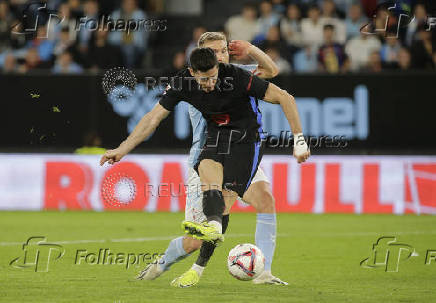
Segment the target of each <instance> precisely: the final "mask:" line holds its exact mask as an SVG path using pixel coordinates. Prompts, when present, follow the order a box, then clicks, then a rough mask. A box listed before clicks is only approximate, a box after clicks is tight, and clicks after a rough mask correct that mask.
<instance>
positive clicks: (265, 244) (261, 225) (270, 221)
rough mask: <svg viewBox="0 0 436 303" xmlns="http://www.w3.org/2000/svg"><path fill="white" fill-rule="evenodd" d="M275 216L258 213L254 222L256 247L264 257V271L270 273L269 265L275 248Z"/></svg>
mask: <svg viewBox="0 0 436 303" xmlns="http://www.w3.org/2000/svg"><path fill="white" fill-rule="evenodd" d="M276 232H277V221H276V214H267V213H263V214H261V213H258V214H257V222H256V235H255V238H256V246H257V247H259V248H260V250H261V251H262V252H263V254H264V256H265V271H271V263H272V259H273V256H274V250H275V247H276Z"/></svg>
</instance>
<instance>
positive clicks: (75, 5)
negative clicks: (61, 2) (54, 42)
mask: <svg viewBox="0 0 436 303" xmlns="http://www.w3.org/2000/svg"><path fill="white" fill-rule="evenodd" d="M67 3H68V7H69V8H70V14H71V18H72V19H77V18H80V17H81V16H83V11H82V7H81V3H80V0H68V1H67Z"/></svg>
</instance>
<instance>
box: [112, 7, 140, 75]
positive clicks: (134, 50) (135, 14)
mask: <svg viewBox="0 0 436 303" xmlns="http://www.w3.org/2000/svg"><path fill="white" fill-rule="evenodd" d="M112 18H113V19H114V20H118V19H122V20H129V19H133V20H136V21H137V22H139V20H145V19H147V15H146V14H145V12H143V11H142V10H140V9H139V8H138V6H137V3H136V0H123V1H122V4H121V9H119V10H116V11H114V12H113V13H112ZM148 35H149V33H148V31H146V30H144V29H143V28H138V29H137V30H135V31H130V32H128V31H113V32H111V33H110V35H109V41H110V43H112V44H114V45H117V46H119V47H120V48H121V51H122V53H123V57H124V64H125V65H126V67H130V68H131V67H139V66H140V64H141V60H142V57H143V55H144V53H145V50H146V47H147V40H148Z"/></svg>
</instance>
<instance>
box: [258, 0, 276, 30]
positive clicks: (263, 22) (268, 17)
mask: <svg viewBox="0 0 436 303" xmlns="http://www.w3.org/2000/svg"><path fill="white" fill-rule="evenodd" d="M259 11H260V16H259V19H257V22H258V24H259V27H258V29H259V34H260V35H264V36H265V35H266V34H267V33H268V31H269V29H270V28H271V27H272V26H276V25H278V23H279V20H280V16H279V15H278V14H277V13H276V12H274V11H273V6H272V4H271V2H270V1H268V0H263V1H262V2H261V3H260V5H259Z"/></svg>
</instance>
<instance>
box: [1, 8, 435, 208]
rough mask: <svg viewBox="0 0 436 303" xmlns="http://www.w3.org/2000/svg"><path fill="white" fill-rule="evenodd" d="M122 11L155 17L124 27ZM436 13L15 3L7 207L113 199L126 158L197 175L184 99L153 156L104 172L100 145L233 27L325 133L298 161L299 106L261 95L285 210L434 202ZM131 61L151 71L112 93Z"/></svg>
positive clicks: (157, 178)
mask: <svg viewBox="0 0 436 303" xmlns="http://www.w3.org/2000/svg"><path fill="white" fill-rule="evenodd" d="M108 18H110V19H113V20H129V19H131V20H145V24H146V26H143V27H141V28H136V27H135V25H132V24H131V25H129V27H128V28H125V29H124V30H114V28H113V27H111V26H116V25H114V24H113V23H112V25H111V24H110V22H109V21H108ZM435 18H436V5H435V2H434V1H430V0H429V1H419V0H417V1H413V0H398V1H377V0H360V1H359V0H318V1H311V0H299V1H297V0H294V1H287V0H270V1H250V2H248V1H240V0H235V1H231V2H229V1H225V0H185V1H177V0H137V1H135V0H122V1H116V0H105V1H95V0H84V1H81V0H68V1H62V0H53V1H23V0H10V1H5V0H0V91H1V97H0V99H1V101H2V105H3V110H2V111H1V113H2V118H1V119H0V121H1V122H0V124H1V125H2V129H3V133H2V139H1V141H0V142H1V143H0V152H1V154H0V164H1V166H2V169H1V170H0V179H1V180H3V182H2V185H0V193H1V195H0V196H2V197H3V198H0V201H1V202H0V207H1V208H4V209H40V208H55V209H63V208H67V209H69V208H72V209H75V208H85V209H86V208H93V209H104V208H105V207H109V208H110V207H111V206H110V205H109V206H107V205H106V204H105V203H104V201H103V200H102V198H101V195H100V192H101V186H102V185H101V184H103V183H104V182H103V180H104V178H105V176H106V177H107V175H108V174H109V175H110V172H108V171H110V170H111V169H115V172H116V173H119V172H120V171H121V172H122V173H123V174H132V176H133V175H134V176H136V177H137V178H139V179H141V180H142V181H140V182H141V183H139V184H143V183H144V182H145V181H144V180H145V179H147V180H148V181H149V182H151V183H153V182H154V184H158V183H159V182H163V181H165V182H175V183H177V182H179V183H180V182H183V180H184V174H185V171H186V164H185V162H186V158H187V153H188V151H189V148H190V146H191V142H192V130H191V125H190V121H189V117H188V113H187V107H186V104H184V103H181V104H180V105H178V107H177V109H176V111H175V112H174V114H172V115H171V116H170V117H169V118H167V119H166V120H165V122H164V123H162V125H161V126H160V127H159V129H158V130H157V131H156V132H155V134H153V135H152V136H151V137H150V138H148V139H147V140H146V141H145V142H144V143H142V144H141V145H140V146H139V147H138V148H137V149H136V150H135V153H140V154H147V156H132V159H134V161H133V160H132V161H133V162H129V163H134V165H136V166H134V167H133V168H132V167H130V166H129V164H128V163H127V164H125V165H127V166H123V165H124V164H120V165H119V166H115V167H113V168H111V169H108V170H107V171H105V170H102V169H100V170H99V168H98V166H97V165H96V164H97V162H96V161H97V160H96V159H98V156H87V155H89V154H101V153H102V152H104V148H114V147H116V146H118V144H119V143H120V142H121V141H122V140H124V139H125V138H126V136H128V134H129V133H130V132H131V131H132V130H133V128H134V126H135V125H136V124H137V122H138V121H139V119H140V118H141V117H142V116H143V115H144V114H145V113H147V112H148V111H149V110H150V109H151V108H152V107H153V106H154V104H155V103H156V102H157V101H158V99H159V96H160V94H161V93H162V88H161V87H158V86H154V87H150V86H149V85H148V84H147V81H146V77H159V76H166V77H170V76H172V75H174V74H175V73H176V72H177V71H178V70H180V69H182V68H183V67H185V66H186V64H187V58H188V57H189V54H190V52H191V51H192V49H193V48H194V47H196V43H197V40H198V38H199V37H200V35H201V34H202V33H204V32H205V31H222V32H224V33H225V34H226V36H227V37H228V39H229V40H231V39H241V40H247V41H250V42H251V43H252V44H254V45H256V46H258V47H259V48H261V49H262V50H263V51H264V52H266V53H267V54H268V55H269V56H270V57H271V58H272V59H273V60H274V61H275V62H276V64H277V65H278V67H279V70H280V72H279V75H278V76H277V77H276V78H274V79H272V80H271V81H272V82H275V83H276V84H278V85H280V86H281V87H282V88H284V89H286V90H287V91H288V92H289V93H291V94H293V95H294V96H295V97H296V100H297V103H298V107H299V111H300V115H301V119H302V123H303V129H304V133H305V135H306V136H309V137H310V138H309V139H310V144H311V146H312V154H313V155H314V156H313V158H312V160H311V162H309V163H307V164H305V165H303V166H301V167H299V166H297V165H296V164H294V163H291V162H292V161H293V160H292V158H291V156H290V155H291V154H292V144H290V145H289V144H286V142H287V141H286V140H287V138H289V137H291V136H290V133H289V127H288V125H287V122H286V120H285V117H284V115H283V114H282V113H281V110H280V108H279V107H277V106H274V105H271V104H262V105H261V109H262V113H263V127H264V130H265V131H266V132H267V133H268V135H269V136H270V139H271V140H270V141H269V144H268V146H267V149H266V154H267V155H266V156H265V160H264V164H263V165H264V166H265V171H266V173H267V175H268V176H269V177H270V179H271V180H272V186H273V191H274V194H275V196H276V199H277V201H278V203H279V204H278V205H279V206H278V210H279V211H303V212H324V211H325V212H357V213H361V212H394V213H405V212H415V213H422V212H427V213H433V212H435V210H436V189H435V188H436V184H433V183H434V181H435V180H436V158H435V157H433V156H434V155H435V153H436V140H434V131H435V124H434V122H433V120H434V115H435V112H436V106H435V97H434V85H435V83H436V19H435ZM120 26H121V28H122V27H125V26H124V25H120ZM232 62H235V63H252V62H236V61H232ZM117 67H124V68H126V69H128V70H131V71H133V73H134V75H135V76H136V83H137V84H136V86H135V87H134V90H132V91H129V93H128V94H127V95H120V94H117V93H109V94H106V93H105V92H104V90H103V85H102V82H103V79H104V75H105V74H106V75H107V74H108V72H109V73H110V72H111V71H113V68H117ZM124 80H125V79H124V78H120V79H116V80H114V81H115V82H116V84H117V85H119V86H120V87H123V85H124V86H125V81H124ZM73 154H76V155H74V156H73ZM80 155H83V156H80ZM285 155H288V156H285ZM345 155H346V156H345ZM363 155H365V156H363ZM135 161H136V162H135ZM132 165H133V164H132ZM283 165H285V166H283ZM117 167H118V168H117ZM120 167H121V168H120ZM122 167H124V168H122ZM150 167H153V169H151V168H150ZM105 169H107V168H105ZM127 172H129V173H127ZM129 176H130V175H129ZM140 176H143V177H140ZM291 176H292V178H291ZM136 177H135V178H136ZM131 178H133V179H134V177H131ZM133 179H132V180H133ZM139 179H138V180H139ZM23 180H27V181H26V182H24V183H23ZM134 180H136V179H134ZM135 182H136V181H135ZM138 182H139V181H138ZM323 182H324V183H323ZM145 183H147V182H145ZM321 183H322V184H321ZM135 184H136V183H135ZM136 186H137V187H138V186H139V185H138V184H136ZM288 187H289V192H288ZM331 189H332V190H333V191H332V192H330V190H331ZM303 190H304V191H306V192H309V194H307V195H306V197H305V198H304V199H303V198H302V197H300V196H302V195H300V192H302V191H303ZM180 192H181V196H180V197H176V198H174V197H170V198H162V197H154V198H153V197H150V199H149V198H148V197H144V195H145V194H144V195H143V197H140V198H138V197H136V198H135V196H134V195H133V196H132V199H142V200H141V201H140V202H138V203H139V204H138V203H136V202H135V203H136V204H135V203H130V204H129V205H130V206H128V207H132V208H134V209H146V210H150V211H153V210H156V209H157V210H173V211H177V210H180V209H183V207H184V200H183V193H182V191H180ZM30 193H32V194H30ZM310 193H311V194H310ZM88 194H89V195H88ZM137 195H138V194H137ZM30 196H32V197H30ZM84 197H85V198H84ZM161 200H162V201H164V202H162V201H161ZM135 201H136V200H135ZM138 201H139V200H138ZM365 201H366V202H365ZM132 205H133V206H132ZM235 207H236V208H238V209H240V210H249V209H250V208H246V206H245V205H242V204H241V205H239V204H238V205H236V206H235Z"/></svg>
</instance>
